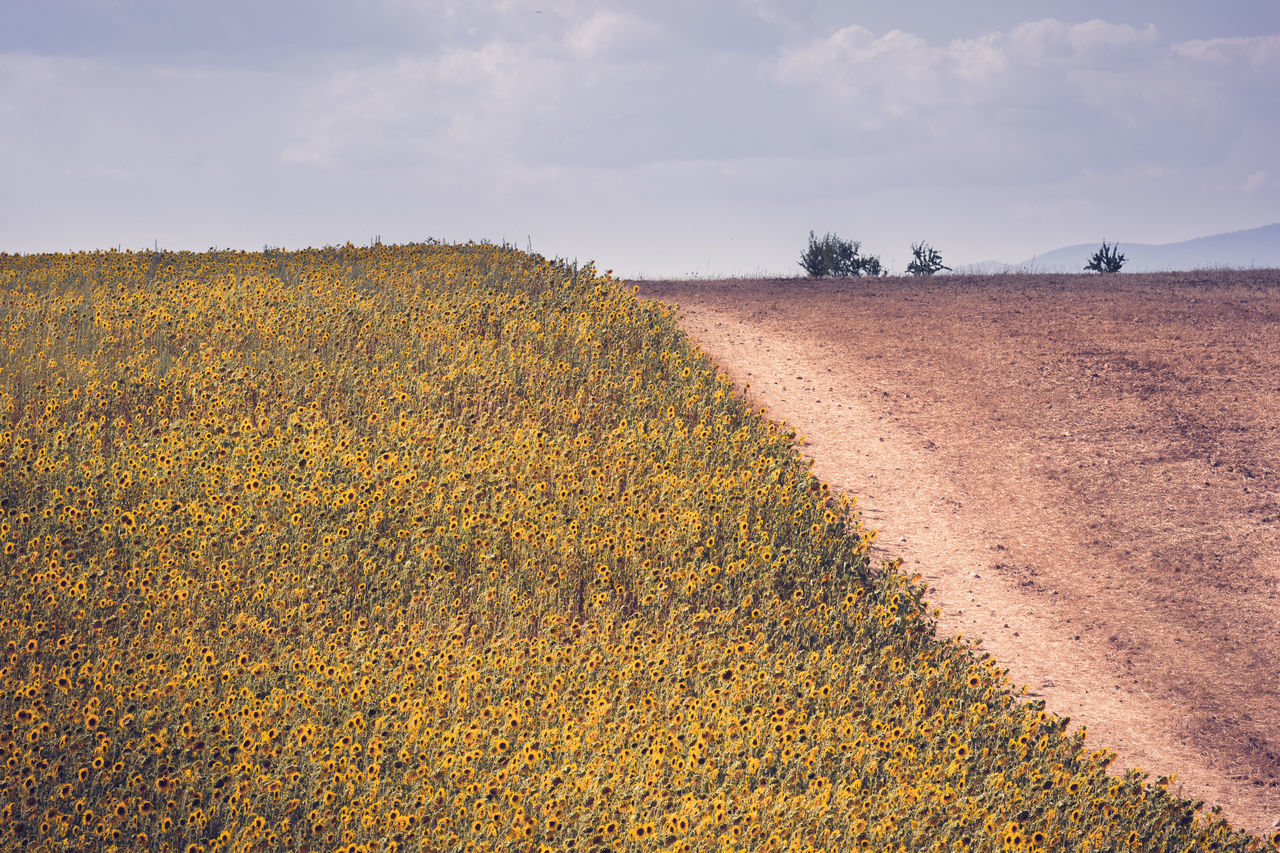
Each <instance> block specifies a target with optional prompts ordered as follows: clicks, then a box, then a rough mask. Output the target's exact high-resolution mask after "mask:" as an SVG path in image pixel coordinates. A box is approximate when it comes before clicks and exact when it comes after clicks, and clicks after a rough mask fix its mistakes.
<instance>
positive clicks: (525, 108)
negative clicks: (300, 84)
mask: <svg viewBox="0 0 1280 853" xmlns="http://www.w3.org/2000/svg"><path fill="white" fill-rule="evenodd" d="M511 5H513V6H516V5H518V6H523V5H525V4H523V3H513V4H511ZM521 11H522V13H524V14H532V11H531V10H529V9H522V10H521ZM540 17H547V18H548V27H547V29H546V31H545V32H539V33H535V34H531V35H530V34H526V35H524V36H520V37H515V36H507V35H492V36H491V37H489V38H488V39H486V40H483V41H480V42H479V43H477V44H474V45H469V46H458V45H455V46H446V47H443V48H441V49H440V50H438V51H434V52H430V53H425V54H421V55H414V56H405V57H401V58H398V59H395V60H390V61H383V62H377V63H372V64H367V65H358V66H353V67H348V68H343V69H341V70H338V71H335V72H333V73H332V74H330V76H329V77H328V79H327V80H326V81H325V82H324V84H323V85H321V86H318V87H315V88H314V89H313V90H312V92H311V93H310V94H309V95H308V96H307V97H306V98H305V99H304V102H303V103H301V104H300V105H299V108H298V110H297V115H296V117H295V124H296V131H295V134H294V138H293V139H292V140H291V141H290V142H289V143H288V144H287V145H286V146H284V148H283V150H282V152H281V160H282V162H285V163H287V164H311V165H328V166H336V165H339V164H350V163H360V162H366V163H368V162H379V161H380V162H384V163H399V164H405V163H410V164H411V163H425V162H427V161H431V162H433V163H435V164H437V165H438V164H441V163H449V162H454V163H457V162H463V161H465V162H479V161H486V162H494V161H498V160H503V161H508V162H510V161H514V160H518V159H519V158H520V157H521V156H522V155H523V154H524V153H526V152H527V151H528V150H529V149H530V148H531V147H532V148H536V147H539V146H542V145H545V144H547V138H548V135H552V136H554V135H555V134H567V133H570V132H571V129H570V127H568V126H566V125H572V124H573V123H574V122H575V121H581V119H580V118H578V117H576V116H575V115H574V113H575V112H581V111H582V110H583V107H585V106H586V104H587V102H588V100H589V98H590V95H591V93H592V92H593V91H597V90H605V89H607V88H608V87H609V86H610V85H617V84H620V83H623V82H625V81H627V80H630V79H634V78H635V77H636V76H637V75H643V74H644V73H645V69H646V68H647V67H648V65H647V64H646V62H645V61H644V59H643V55H642V54H643V49H644V47H645V46H646V45H647V44H650V43H652V42H653V41H654V39H656V38H657V36H658V34H659V28H658V27H657V26H656V25H654V24H651V23H649V22H648V21H646V20H644V19H643V18H640V17H639V16H637V15H633V14H629V13H618V12H609V11H603V12H596V13H594V14H590V15H584V16H581V17H580V19H577V18H576V16H572V17H573V18H574V19H576V22H573V20H571V19H570V18H562V17H560V16H558V15H553V14H551V12H550V11H548V13H547V15H546V16H540Z"/></svg>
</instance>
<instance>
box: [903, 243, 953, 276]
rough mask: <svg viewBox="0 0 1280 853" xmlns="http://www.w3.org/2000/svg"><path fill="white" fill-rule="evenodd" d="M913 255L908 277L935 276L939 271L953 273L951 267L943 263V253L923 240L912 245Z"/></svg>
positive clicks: (908, 265)
mask: <svg viewBox="0 0 1280 853" xmlns="http://www.w3.org/2000/svg"><path fill="white" fill-rule="evenodd" d="M911 254H912V260H911V263H909V264H907V275H933V274H934V273H936V272H938V271H939V270H946V271H947V272H950V271H951V267H949V266H946V265H944V264H943V263H942V253H941V252H939V251H938V250H937V249H935V248H933V247H932V246H930V245H929V244H928V243H926V242H924V241H923V240H922V241H920V242H919V243H912V244H911Z"/></svg>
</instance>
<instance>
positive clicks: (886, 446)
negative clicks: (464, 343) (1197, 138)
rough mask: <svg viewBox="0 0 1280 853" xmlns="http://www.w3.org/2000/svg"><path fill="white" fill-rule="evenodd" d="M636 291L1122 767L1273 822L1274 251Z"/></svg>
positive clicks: (1279, 747) (955, 629)
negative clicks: (1260, 267)
mask: <svg viewBox="0 0 1280 853" xmlns="http://www.w3.org/2000/svg"><path fill="white" fill-rule="evenodd" d="M638 284H639V287H640V295H641V296H642V297H644V298H650V299H657V300H661V301H664V302H667V303H674V304H678V305H679V306H680V309H681V313H682V317H683V319H682V324H683V326H684V328H685V329H686V331H687V332H688V333H689V334H690V336H691V337H692V338H693V339H694V340H695V341H696V342H697V343H698V344H699V345H700V346H701V347H702V348H703V349H704V350H705V351H706V352H707V353H708V354H709V355H710V356H711V357H712V358H714V359H715V360H716V361H717V362H718V363H719V364H720V365H722V366H723V367H724V368H725V369H726V370H727V371H728V372H729V374H730V376H732V378H733V379H734V380H735V382H736V383H738V385H739V386H743V385H746V386H749V391H748V395H749V397H750V399H751V400H752V401H753V403H754V404H755V405H759V406H763V407H765V408H766V409H767V410H768V413H769V415H770V416H771V417H773V418H775V419H777V420H784V421H787V422H788V423H789V424H790V425H792V426H794V427H795V428H796V430H797V431H798V432H799V433H802V434H803V435H804V436H805V437H806V438H805V444H804V448H803V449H804V452H806V453H808V454H810V455H811V456H813V457H814V459H815V471H816V473H817V474H818V475H819V476H821V477H822V478H823V479H824V480H826V481H827V482H829V483H830V484H831V486H832V488H833V489H836V490H839V491H843V492H846V493H849V494H854V495H857V496H859V507H860V508H861V510H862V511H863V514H864V517H865V518H866V519H867V521H868V522H869V523H870V524H871V526H874V527H878V528H879V530H880V534H879V539H878V543H877V544H878V547H880V548H881V549H883V550H882V552H881V556H882V557H884V558H888V557H890V556H901V557H903V558H904V559H905V561H906V562H905V565H904V570H906V571H909V572H918V573H920V574H922V575H923V576H924V578H925V579H926V580H927V582H928V583H929V586H930V598H931V601H932V602H933V604H934V605H935V606H936V607H938V608H940V609H941V611H942V614H941V616H940V618H939V629H938V630H939V631H941V632H946V633H949V634H951V633H963V634H965V635H966V636H978V637H982V638H983V644H984V645H983V647H984V648H986V649H987V650H988V651H990V652H992V654H993V655H994V656H995V657H996V658H997V659H998V660H999V661H1000V662H1001V664H1002V665H1003V666H1006V667H1008V668H1009V671H1010V672H1009V674H1010V677H1011V678H1012V679H1013V680H1014V682H1015V683H1016V684H1019V685H1023V684H1025V685H1027V690H1028V695H1029V696H1037V697H1042V698H1044V700H1045V701H1046V703H1047V706H1048V708H1049V710H1051V711H1053V712H1056V713H1058V714H1062V715H1067V716H1070V717H1071V718H1072V721H1073V726H1074V725H1085V726H1087V731H1088V733H1089V734H1088V738H1089V743H1090V744H1091V745H1092V746H1093V747H1094V748H1101V747H1103V746H1106V747H1110V748H1111V749H1114V750H1115V751H1116V752H1117V753H1118V759H1117V762H1116V764H1117V766H1123V767H1135V766H1136V767H1141V768H1142V769H1144V770H1146V771H1148V772H1149V773H1151V776H1152V778H1153V779H1154V778H1156V777H1157V776H1162V775H1169V774H1177V783H1176V784H1175V786H1174V788H1175V789H1178V788H1180V789H1181V793H1182V794H1183V795H1184V796H1187V797H1192V798H1195V799H1203V800H1205V801H1207V803H1208V804H1210V805H1214V804H1217V805H1221V806H1222V807H1223V808H1224V814H1225V815H1226V816H1227V817H1228V819H1230V820H1231V822H1232V823H1233V825H1235V826H1238V827H1241V828H1244V829H1248V830H1250V831H1253V832H1256V833H1259V834H1265V835H1270V833H1272V832H1274V831H1275V828H1276V827H1277V826H1280V271H1275V270H1271V271H1249V272H1219V271H1212V272H1203V273H1176V274H1163V275H1118V276H1105V277H1104V276H1085V275H1080V276H1051V275H1034V276H1014V275H1011V276H996V277H969V276H947V277H938V278H933V279H901V278H892V279H845V280H828V281H814V280H808V279H782V280H742V279H734V280H724V281H646V282H638Z"/></svg>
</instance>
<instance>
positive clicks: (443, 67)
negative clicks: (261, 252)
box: [0, 0, 1280, 278]
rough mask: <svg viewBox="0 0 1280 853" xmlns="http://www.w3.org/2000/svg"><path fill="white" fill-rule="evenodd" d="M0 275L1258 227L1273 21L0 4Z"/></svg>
mask: <svg viewBox="0 0 1280 853" xmlns="http://www.w3.org/2000/svg"><path fill="white" fill-rule="evenodd" d="M0 20H2V21H3V26H0V251H7V252H39V251H71V250H82V249H83V250H92V249H105V248H111V247H121V248H126V249H134V250H139V249H144V248H146V249H149V248H152V247H159V248H161V249H196V250H204V249H208V248H209V247H211V246H216V247H218V248H223V247H231V248H245V249H261V248H262V247H263V246H268V245H269V246H284V247H287V248H302V247H304V246H323V245H341V244H344V243H347V242H352V243H355V244H357V245H363V244H367V243H369V242H371V241H373V240H374V239H375V238H380V239H381V240H382V241H383V242H386V243H405V242H420V241H424V240H427V239H437V240H443V241H447V242H464V241H467V240H489V241H493V242H504V241H505V242H509V243H513V244H515V245H517V246H519V247H520V248H526V247H528V248H532V249H533V250H534V251H536V252H539V253H541V254H543V255H546V256H548V257H558V258H566V259H575V260H578V261H580V262H585V261H588V260H590V261H594V262H595V263H596V265H597V267H598V268H600V269H601V270H604V269H610V270H613V271H615V273H617V274H619V275H621V276H624V277H628V278H635V277H649V278H656V277H666V276H679V277H690V276H700V277H717V276H730V275H796V274H800V273H801V272H802V271H801V269H800V267H799V265H798V263H797V262H798V259H799V257H800V254H801V252H802V251H803V250H804V248H805V246H806V244H807V241H808V235H809V232H810V231H815V232H817V234H818V235H822V234H824V233H826V232H833V233H835V234H837V235H839V236H840V237H842V238H844V239H850V240H858V241H859V242H860V243H861V244H862V251H863V253H864V254H873V255H877V256H879V257H880V258H881V259H882V261H883V262H884V263H885V265H886V266H888V268H889V269H890V270H891V271H895V272H901V270H902V269H903V268H904V267H905V266H906V264H907V262H908V261H909V260H910V259H911V251H910V247H911V244H912V243H913V242H918V241H927V242H928V243H930V244H931V245H932V246H933V247H934V248H936V249H938V250H939V251H940V252H941V253H942V257H943V260H944V261H945V262H947V263H948V264H949V265H952V266H957V265H963V264H977V263H983V262H986V261H992V260H1000V261H1006V262H1019V261H1022V260H1025V259H1028V258H1031V257H1033V256H1035V255H1036V254H1037V253H1043V252H1047V251H1049V250H1052V249H1055V248H1057V247H1059V246H1065V245H1069V244H1074V243H1082V242H1091V241H1098V242H1099V243H1100V242H1101V241H1102V240H1103V239H1109V240H1113V241H1114V240H1123V241H1128V242H1140V243H1168V242H1174V241H1178V240H1183V239H1189V238H1193V237H1198V236H1203V235H1207V234H1217V233H1222V232H1226V231H1233V230H1237V229H1243V228H1253V227H1257V226H1260V225H1266V224H1269V223H1272V222H1278V221H1280V145H1277V144H1276V140H1277V139H1280V3H1277V2H1276V0H1223V2H1221V3H1212V4H1209V3H1204V2H1202V0H1130V2H1123V3H1116V2H1096V0H1071V2H1065V0H978V2H968V3H951V2H945V3H944V2H922V0H895V2H848V0H846V2H827V0H786V2H782V0H702V2H691V0H647V2H639V0H618V2H579V0H470V2H461V0H438V2H437V1H436V0H346V2H339V0H275V2H262V0H221V2H218V3H213V2H193V0H0Z"/></svg>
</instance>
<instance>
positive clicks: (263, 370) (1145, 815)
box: [0, 243, 1280, 853]
mask: <svg viewBox="0 0 1280 853" xmlns="http://www.w3.org/2000/svg"><path fill="white" fill-rule="evenodd" d="M873 538H874V534H873V533H872V532H871V531H868V530H866V529H864V528H863V526H862V523H861V521H860V519H859V515H858V512H857V508H856V505H854V504H853V502H851V501H849V500H848V499H842V498H836V497H835V496H833V495H831V494H829V492H828V489H827V488H826V486H825V485H824V484H822V483H821V482H819V481H818V480H817V479H816V478H815V477H814V476H813V475H812V473H811V471H810V465H809V462H808V460H806V459H804V458H803V457H802V456H801V455H799V454H798V453H797V451H796V449H795V437H794V435H793V434H792V432H791V431H790V430H788V429H787V428H786V427H785V426H780V425H778V424H775V423H772V422H770V421H769V420H767V419H766V418H765V417H764V416H763V415H762V413H760V412H758V411H753V410H752V409H751V408H749V407H748V406H747V405H746V404H745V403H744V402H743V400H742V398H741V397H740V396H739V395H737V394H735V392H734V389H733V387H732V385H731V384H730V383H729V381H728V378H727V377H726V376H725V375H724V374H723V373H722V372H719V371H718V370H717V368H716V366H715V365H714V364H712V363H711V362H710V361H709V360H708V359H707V358H706V357H705V356H704V355H703V354H702V353H700V352H699V351H697V350H696V349H694V348H693V347H692V346H691V344H690V343H689V342H688V340H687V339H686V338H684V337H683V335H682V334H681V332H680V331H679V329H678V327H677V325H676V322H675V318H674V316H673V315H672V313H671V311H670V310H669V309H667V308H666V307H664V306H662V305H659V304H654V303H646V302H640V301H637V300H636V299H635V298H634V295H633V290H632V289H631V288H630V287H628V286H627V285H625V284H624V283H623V282H620V281H617V280H615V279H613V278H612V277H611V276H610V275H608V274H603V275H602V274H599V273H597V271H596V270H595V269H594V268H593V267H591V266H586V267H579V266H577V265H576V264H568V263H564V262H559V261H548V260H546V259H544V258H542V257H539V256H537V255H532V254H527V253H522V252H518V251H515V250H513V249H510V248H506V247H498V246H492V245H488V244H468V245H462V246H452V245H443V244H439V243H427V244H419V245H410V246H372V247H369V248H356V247H354V246H350V245H348V246H346V247H340V248H326V249H320V250H306V251H300V252H284V251H264V252H261V253H243V252H209V253H204V254H194V253H172V252H170V253H152V252H144V253H131V252H125V253H120V252H94V253H79V254H60V255H16V256H15V255H4V256H0V552H2V553H0V566H2V567H3V571H2V572H0V583H2V584H3V590H2V591H0V644H3V659H2V660H0V688H2V689H3V697H2V698H0V761H2V762H4V767H5V770H4V773H3V776H2V777H0V849H3V850H47V851H53V850H94V851H114V850H121V851H123V850H174V851H214V850H243V851H249V850H277V849H292V850H299V851H322V850H323V851H330V850H343V851H372V850H388V851H390V850H414V851H418V850H423V851H481V850H533V851H541V850H545V851H584V853H585V851H598V853H604V851H631V850H637V851H638V850H663V851H694V850H699V851H701V850H725V851H729V850H741V851H774V850H776V851H784V850H785V851H808V850H839V851H863V850H874V851H964V850H974V851H997V850H1008V851H1035V850H1045V851H1048V850H1079V851H1085V850H1112V851H1122V850H1123V851H1130V850H1151V851H1154V850H1164V851H1182V850H1196V851H1199V850H1254V849H1259V848H1260V847H1262V846H1263V845H1264V844H1265V843H1266V842H1267V841H1270V842H1272V843H1280V838H1277V839H1267V840H1265V841H1264V840H1263V839H1258V838H1254V837H1251V836H1249V835H1246V834H1244V833H1240V832H1237V831H1234V830H1233V829H1232V828H1231V827H1230V826H1229V825H1228V824H1227V823H1226V822H1225V821H1223V820H1222V819H1220V818H1219V817H1218V816H1217V815H1216V813H1215V812H1214V811H1213V810H1204V809H1202V807H1201V804H1199V803H1191V802H1188V801H1185V800H1182V799H1179V798H1178V797H1177V796H1175V795H1174V793H1172V791H1171V790H1170V788H1171V785H1170V782H1171V780H1169V779H1165V778H1161V779H1159V780H1156V781H1154V782H1151V781H1149V780H1148V779H1147V777H1146V776H1145V775H1144V774H1142V773H1140V772H1138V771H1128V772H1124V773H1116V772H1114V771H1112V772H1109V770H1108V768H1109V765H1110V763H1111V760H1112V754H1111V753H1109V752H1107V751H1105V750H1103V751H1094V750H1092V749H1090V748H1087V747H1086V746H1085V743H1084V740H1085V738H1084V733H1083V731H1080V730H1076V731H1070V730H1069V728H1068V722H1067V720H1065V719H1062V718H1059V717H1056V716H1053V715H1051V714H1048V713H1046V712H1045V711H1044V709H1043V706H1042V705H1039V704H1037V703H1034V702H1029V701H1026V700H1025V697H1023V696H1022V695H1021V694H1020V693H1019V691H1017V690H1015V689H1014V688H1013V686H1012V685H1011V684H1010V683H1009V682H1008V679H1007V678H1006V674H1005V672H1004V670H1002V669H1001V668H1000V667H999V665H998V664H997V663H996V662H995V661H993V660H992V659H991V658H989V657H988V656H987V655H986V654H984V653H983V652H982V651H981V648H980V646H979V645H978V644H977V643H976V642H972V641H969V640H966V639H962V638H951V639H945V638H938V637H936V636H935V630H934V621H933V618H932V615H931V614H930V613H929V611H928V610H927V607H926V604H925V602H924V600H923V598H922V595H923V587H922V586H921V584H920V583H919V582H918V579H917V578H911V577H906V576H905V575H904V574H903V573H902V572H901V571H900V569H899V567H898V565H897V564H895V563H887V564H882V565H879V566H874V565H872V563H871V560H870V558H869V555H868V551H869V548H870V545H871V542H872V540H873Z"/></svg>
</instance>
